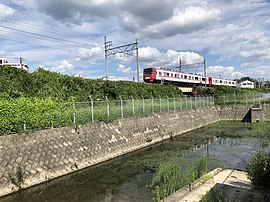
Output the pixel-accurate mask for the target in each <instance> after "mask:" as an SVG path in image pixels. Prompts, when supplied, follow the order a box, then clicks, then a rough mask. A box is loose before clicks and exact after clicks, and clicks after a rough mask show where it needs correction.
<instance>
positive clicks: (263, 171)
mask: <svg viewBox="0 0 270 202" xmlns="http://www.w3.org/2000/svg"><path fill="white" fill-rule="evenodd" d="M246 169H247V176H248V178H249V179H250V180H251V183H252V184H253V185H254V186H255V188H258V189H269V188H270V180H269V179H270V156H269V154H267V153H266V152H265V151H259V152H257V153H256V154H254V155H253V156H252V157H251V158H250V159H249V161H248V163H247V166H246Z"/></svg>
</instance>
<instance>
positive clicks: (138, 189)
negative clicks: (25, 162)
mask: <svg viewBox="0 0 270 202" xmlns="http://www.w3.org/2000/svg"><path fill="white" fill-rule="evenodd" d="M236 131H237V133H239V131H240V132H241V131H242V133H244V132H245V131H246V129H243V130H237V127H236V128H233V130H231V129H230V130H222V132H220V130H219V129H218V130H215V129H213V128H205V129H200V130H196V131H193V132H190V133H187V134H185V135H183V136H180V137H176V138H173V139H171V140H169V141H165V142H163V143H160V144H157V145H154V146H152V147H149V148H147V149H144V150H141V151H137V152H134V153H132V154H128V155H125V156H123V157H120V158H116V159H113V160H111V161H108V162H105V163H102V164H99V165H97V166H94V167H91V168H87V169H84V170H82V171H79V172H76V173H73V174H70V175H67V176H64V177H61V178H58V179H56V180H52V181H50V182H47V183H44V184H42V185H39V186H35V187H33V188H30V189H27V190H24V191H22V192H20V193H16V194H13V195H10V196H8V197H5V198H2V199H0V202H11V201H12V202H14V201H18V202H35V201H42V202H43V201H49V202H75V201H79V202H84V201H85V202H86V201H87V202H91V201H93V202H99V201H100V202H107V201H108V202H116V201H117V202H119V201H123V202H124V201H125V202H129V201H136V202H137V201H151V193H150V190H149V189H146V188H145V185H146V184H148V183H149V181H150V179H151V177H152V175H153V173H154V170H155V169H156V168H157V167H158V165H159V164H160V163H162V162H166V161H168V160H174V161H178V160H181V159H183V158H184V159H195V158H197V157H199V156H201V155H202V154H208V155H209V164H210V165H209V167H210V169H214V168H215V167H217V166H225V167H230V168H238V169H244V168H245V162H246V161H247V159H248V158H249V157H250V155H251V154H253V153H255V151H256V150H258V149H260V145H261V139H260V138H255V137H248V138H236V137H230V138H228V137H226V136H227V135H231V134H232V133H235V132H236ZM221 133H222V136H223V137H219V138H217V135H220V134H221Z"/></svg>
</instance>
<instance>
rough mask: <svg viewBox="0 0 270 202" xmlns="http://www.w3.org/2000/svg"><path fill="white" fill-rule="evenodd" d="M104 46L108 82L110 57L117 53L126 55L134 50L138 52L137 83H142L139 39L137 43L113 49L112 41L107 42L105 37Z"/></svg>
mask: <svg viewBox="0 0 270 202" xmlns="http://www.w3.org/2000/svg"><path fill="white" fill-rule="evenodd" d="M104 46H105V66H106V80H108V78H109V76H108V75H109V73H108V61H107V60H108V56H110V55H115V54H117V53H126V52H129V51H132V50H136V62H137V81H138V82H139V81H140V69H139V50H138V49H139V48H138V39H136V42H135V43H130V44H126V45H122V46H117V47H111V46H112V41H108V42H107V41H106V36H104Z"/></svg>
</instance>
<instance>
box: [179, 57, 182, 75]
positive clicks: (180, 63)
mask: <svg viewBox="0 0 270 202" xmlns="http://www.w3.org/2000/svg"><path fill="white" fill-rule="evenodd" d="M179 70H180V72H181V71H182V60H181V59H179Z"/></svg>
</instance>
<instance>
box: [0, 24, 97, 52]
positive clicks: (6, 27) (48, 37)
mask: <svg viewBox="0 0 270 202" xmlns="http://www.w3.org/2000/svg"><path fill="white" fill-rule="evenodd" d="M0 27H2V28H5V29H9V30H13V31H17V32H22V33H25V34H30V35H33V36H37V37H40V38H47V39H50V40H54V41H61V42H66V43H68V44H69V45H72V44H73V45H75V46H78V45H79V44H78V42H75V41H70V40H66V39H60V38H56V37H52V36H46V35H43V34H37V33H33V32H29V31H25V30H20V29H16V28H12V27H8V26H3V25H0ZM80 44H81V45H86V46H92V47H95V45H92V44H86V43H80Z"/></svg>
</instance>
